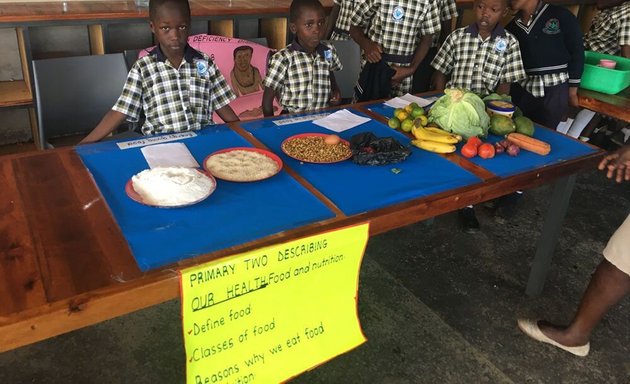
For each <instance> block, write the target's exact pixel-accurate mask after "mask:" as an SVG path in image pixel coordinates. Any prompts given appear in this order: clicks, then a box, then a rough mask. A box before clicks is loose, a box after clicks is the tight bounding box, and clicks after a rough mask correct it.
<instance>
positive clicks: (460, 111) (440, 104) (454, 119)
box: [429, 88, 490, 138]
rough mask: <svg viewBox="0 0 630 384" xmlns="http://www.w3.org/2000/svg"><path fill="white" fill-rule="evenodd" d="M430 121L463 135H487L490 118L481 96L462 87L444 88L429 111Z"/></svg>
mask: <svg viewBox="0 0 630 384" xmlns="http://www.w3.org/2000/svg"><path fill="white" fill-rule="evenodd" d="M429 122H433V123H435V124H437V125H438V126H440V128H442V129H444V130H446V131H449V132H453V133H457V134H459V135H462V136H463V137H465V138H469V137H472V136H486V135H487V133H488V125H489V123H490V118H489V117H488V114H487V113H486V105H485V103H484V102H483V100H481V98H480V97H479V96H477V95H476V94H474V93H473V92H470V91H467V90H465V89H461V88H450V89H445V90H444V96H442V97H440V98H439V99H438V100H437V101H436V102H435V104H433V107H432V108H431V110H430V111H429Z"/></svg>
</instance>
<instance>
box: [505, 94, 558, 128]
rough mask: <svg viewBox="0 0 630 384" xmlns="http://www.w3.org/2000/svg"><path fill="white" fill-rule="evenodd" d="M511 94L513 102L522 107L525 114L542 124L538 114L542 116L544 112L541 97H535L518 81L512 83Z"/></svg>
mask: <svg viewBox="0 0 630 384" xmlns="http://www.w3.org/2000/svg"><path fill="white" fill-rule="evenodd" d="M510 95H511V96H512V102H513V103H514V105H516V106H517V107H519V108H520V110H521V111H522V112H523V115H524V116H527V117H529V118H530V119H532V120H533V121H535V122H537V123H539V124H540V122H539V121H537V116H540V115H541V113H542V108H543V104H542V101H541V100H542V99H541V98H537V97H534V96H533V95H532V94H531V93H529V92H527V90H526V89H525V88H523V87H521V85H520V84H518V83H514V84H512V87H511V88H510ZM554 128H555V127H554Z"/></svg>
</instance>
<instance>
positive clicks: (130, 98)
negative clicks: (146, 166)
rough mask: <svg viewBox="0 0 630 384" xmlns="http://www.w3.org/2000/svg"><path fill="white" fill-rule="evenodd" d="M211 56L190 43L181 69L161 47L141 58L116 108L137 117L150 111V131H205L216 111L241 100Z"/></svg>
mask: <svg viewBox="0 0 630 384" xmlns="http://www.w3.org/2000/svg"><path fill="white" fill-rule="evenodd" d="M235 98H236V96H235V95H234V93H233V92H232V89H231V88H230V87H229V85H228V84H227V82H226V81H225V78H223V75H222V74H221V72H219V69H218V68H217V67H216V65H215V64H214V62H213V61H212V60H210V58H209V57H208V56H207V55H206V54H204V53H201V52H199V51H197V50H195V49H193V48H192V47H190V46H189V45H186V48H185V51H184V59H183V60H182V63H181V64H180V66H179V68H175V67H173V66H172V65H171V63H170V62H169V61H168V60H167V59H166V56H165V55H164V53H162V51H161V50H160V47H159V46H157V47H155V48H154V49H152V50H151V51H150V52H149V54H148V55H146V56H144V57H141V58H139V59H138V60H137V61H136V62H135V64H134V65H133V67H132V68H131V70H130V71H129V75H128V76H127V81H126V82H125V85H124V87H123V91H122V94H121V95H120V97H119V98H118V101H117V102H116V104H115V105H114V107H113V108H112V109H113V110H115V111H118V112H121V113H124V114H125V115H127V119H128V120H129V121H132V122H137V121H138V119H139V118H140V115H141V112H143V111H144V114H145V117H146V120H145V122H144V124H143V126H142V133H143V134H145V135H150V134H156V133H172V132H183V131H192V130H199V129H201V128H203V127H204V126H206V125H208V124H214V122H213V121H212V113H213V112H214V111H216V110H217V109H219V108H222V107H224V106H226V105H228V104H229V103H230V101H231V100H233V99H235Z"/></svg>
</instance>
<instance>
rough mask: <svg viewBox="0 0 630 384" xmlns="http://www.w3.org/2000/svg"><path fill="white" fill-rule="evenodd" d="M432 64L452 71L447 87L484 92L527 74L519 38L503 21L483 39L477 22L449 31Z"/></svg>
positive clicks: (443, 69)
mask: <svg viewBox="0 0 630 384" xmlns="http://www.w3.org/2000/svg"><path fill="white" fill-rule="evenodd" d="M431 66H432V67H433V68H435V69H436V70H438V71H440V72H442V73H443V74H445V75H448V74H451V78H450V80H449V82H448V84H447V87H456V88H465V89H468V90H471V91H473V92H475V93H477V94H480V95H482V96H485V95H488V94H490V93H492V92H494V90H495V89H496V87H497V85H499V84H500V83H513V82H515V81H519V80H522V79H524V78H525V77H526V74H525V70H524V69H523V62H522V60H521V50H520V48H519V45H518V40H516V38H515V37H514V35H512V34H510V33H509V32H507V31H506V30H505V29H504V28H503V27H502V26H501V25H500V24H497V26H496V27H495V28H494V30H493V31H492V33H491V35H490V36H489V37H488V38H487V39H486V40H483V39H482V38H481V36H480V35H479V29H478V27H477V24H476V23H473V24H471V25H469V26H468V27H463V28H459V29H456V30H455V31H453V33H451V34H450V35H448V37H447V38H446V40H445V41H444V44H442V46H441V47H440V50H439V51H438V53H437V55H436V56H435V59H433V61H432V62H431Z"/></svg>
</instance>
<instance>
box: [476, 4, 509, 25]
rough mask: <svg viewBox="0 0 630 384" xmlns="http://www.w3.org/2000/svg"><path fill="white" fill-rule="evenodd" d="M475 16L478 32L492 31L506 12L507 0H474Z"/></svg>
mask: <svg viewBox="0 0 630 384" xmlns="http://www.w3.org/2000/svg"><path fill="white" fill-rule="evenodd" d="M473 7H474V8H475V17H476V19H477V27H479V31H480V32H492V30H493V29H494V27H495V26H496V25H497V23H499V22H500V21H501V19H502V18H503V17H505V15H507V12H508V0H475V2H474V5H473Z"/></svg>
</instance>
